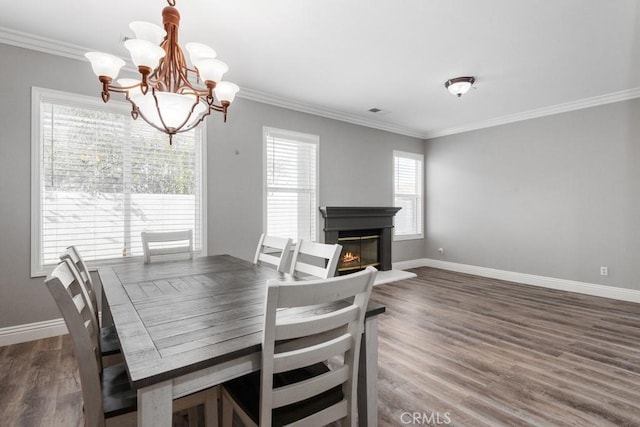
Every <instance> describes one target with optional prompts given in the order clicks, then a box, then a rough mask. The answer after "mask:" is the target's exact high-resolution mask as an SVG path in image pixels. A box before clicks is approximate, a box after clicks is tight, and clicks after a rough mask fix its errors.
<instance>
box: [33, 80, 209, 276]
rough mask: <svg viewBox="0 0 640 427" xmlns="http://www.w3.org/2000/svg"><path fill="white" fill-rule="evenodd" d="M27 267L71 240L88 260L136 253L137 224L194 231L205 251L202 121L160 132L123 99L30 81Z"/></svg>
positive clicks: (41, 268) (36, 270)
mask: <svg viewBox="0 0 640 427" xmlns="http://www.w3.org/2000/svg"><path fill="white" fill-rule="evenodd" d="M32 108H33V111H32V115H33V116H32V138H33V139H32V150H31V151H32V179H31V182H32V184H31V185H32V212H31V227H32V233H31V236H32V246H31V272H32V275H39V274H42V273H44V272H45V271H46V270H47V266H50V265H54V264H56V263H57V262H58V256H59V254H60V253H61V252H62V251H63V250H64V249H65V248H66V247H67V246H69V245H76V246H77V247H78V249H79V250H80V252H81V253H82V255H83V257H84V258H85V259H87V260H89V261H99V260H114V259H116V260H120V261H122V259H123V257H130V256H139V255H142V245H141V240H140V232H142V231H144V230H153V231H173V230H182V229H189V228H190V229H193V230H194V249H195V250H203V249H204V248H203V245H204V242H205V240H206V239H203V237H202V236H203V234H204V230H205V218H206V215H205V212H204V207H205V206H206V203H205V200H204V194H205V193H204V189H203V183H204V182H206V179H205V175H204V174H205V168H204V164H203V159H205V158H206V156H205V153H204V150H205V144H204V143H203V138H204V135H205V133H206V131H205V130H204V129H202V126H199V127H198V128H197V129H194V130H192V131H190V132H187V133H181V134H178V135H176V137H175V138H174V139H173V145H171V146H170V145H169V139H168V137H167V135H165V134H163V133H161V132H158V131H156V130H155V129H153V128H151V127H150V126H149V125H148V124H147V123H146V122H144V121H142V119H138V120H132V119H131V115H130V107H129V104H126V103H124V102H120V103H119V102H114V101H110V102H109V103H108V104H105V103H103V102H102V101H101V100H100V99H99V98H98V99H96V98H90V97H84V96H80V95H71V94H66V93H62V92H57V91H51V90H46V89H39V88H33V95H32Z"/></svg>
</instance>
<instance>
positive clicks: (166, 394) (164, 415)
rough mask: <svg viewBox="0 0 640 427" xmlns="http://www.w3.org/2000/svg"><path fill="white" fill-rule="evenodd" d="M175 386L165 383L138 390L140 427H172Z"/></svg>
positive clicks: (169, 382)
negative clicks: (173, 391)
mask: <svg viewBox="0 0 640 427" xmlns="http://www.w3.org/2000/svg"><path fill="white" fill-rule="evenodd" d="M172 388H173V384H172V382H171V381H164V382H161V383H158V384H154V385H152V386H149V387H144V388H141V389H139V390H138V426H140V427H171V421H172V420H171V416H172V414H173V411H172V405H173V393H172Z"/></svg>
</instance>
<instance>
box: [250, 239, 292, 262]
mask: <svg viewBox="0 0 640 427" xmlns="http://www.w3.org/2000/svg"><path fill="white" fill-rule="evenodd" d="M290 252H291V239H287V238H284V237H276V236H268V235H266V234H264V233H263V234H262V235H261V236H260V240H259V241H258V248H257V249H256V255H255V256H254V257H253V263H254V264H269V265H272V266H273V267H275V268H276V270H278V271H280V272H284V271H285V268H286V265H287V263H288V262H289V258H290V256H291V254H290Z"/></svg>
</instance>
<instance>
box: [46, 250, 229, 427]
mask: <svg viewBox="0 0 640 427" xmlns="http://www.w3.org/2000/svg"><path fill="white" fill-rule="evenodd" d="M45 284H46V285H47V288H49V292H51V295H52V296H53V299H54V300H55V302H56V304H57V305H58V308H59V309H60V311H61V312H62V317H63V318H64V321H65V323H66V325H67V329H68V330H69V333H70V334H71V341H72V342H73V349H74V354H75V356H76V361H77V362H78V370H79V373H80V384H81V387H82V398H83V403H84V420H85V423H84V425H85V426H86V427H104V426H105V425H107V426H108V425H113V426H117V427H125V426H135V425H136V422H137V413H136V409H137V393H136V391H135V390H132V389H131V387H130V386H129V379H128V376H127V371H126V366H125V365H124V364H123V363H118V364H115V365H111V366H108V367H105V368H103V369H100V355H99V353H98V348H97V346H96V345H95V342H96V335H97V330H96V329H95V327H94V323H93V321H92V317H93V314H92V312H91V310H90V308H89V306H90V303H89V302H88V301H87V299H86V297H85V295H84V292H83V291H82V289H81V288H82V286H81V285H80V283H79V282H78V276H77V275H76V274H75V273H74V271H73V264H72V262H71V260H70V259H69V258H65V259H64V260H63V261H61V262H60V264H58V266H57V267H56V268H55V269H54V270H53V272H52V273H51V274H50V275H49V276H48V277H47V278H46V279H45ZM217 402H218V388H217V387H215V388H211V389H207V390H205V391H202V392H198V393H194V394H191V395H189V396H185V397H183V398H180V399H177V400H174V402H173V410H174V411H181V410H184V409H187V408H190V407H194V406H196V405H200V404H204V406H205V423H206V426H207V427H214V426H216V425H217V424H218V405H217ZM193 421H194V422H195V421H196V420H193ZM189 423H190V424H191V423H192V419H191V418H190V419H189Z"/></svg>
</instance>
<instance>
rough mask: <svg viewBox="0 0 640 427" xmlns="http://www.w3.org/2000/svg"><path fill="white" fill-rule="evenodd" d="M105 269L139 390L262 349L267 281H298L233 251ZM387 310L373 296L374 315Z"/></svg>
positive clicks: (105, 286)
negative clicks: (190, 258) (238, 256)
mask: <svg viewBox="0 0 640 427" xmlns="http://www.w3.org/2000/svg"><path fill="white" fill-rule="evenodd" d="M98 273H99V275H100V279H101V281H102V287H103V292H104V294H105V297H106V301H107V302H108V304H109V309H110V311H111V315H112V317H113V322H114V324H115V326H116V329H117V331H118V336H119V337H120V343H121V346H122V352H123V356H124V358H125V361H126V364H127V368H128V371H129V378H130V380H131V385H132V387H134V388H140V387H146V386H149V385H151V384H155V383H158V382H161V381H165V380H168V379H172V378H176V377H178V376H180V375H184V374H187V373H190V372H195V371H198V370H201V369H204V368H207V367H210V366H215V365H217V364H219V363H223V362H225V361H228V360H231V359H235V358H238V357H241V356H245V355H247V354H252V353H257V352H259V351H260V347H261V344H260V343H261V340H262V324H263V314H264V298H265V291H266V281H267V280H269V279H274V278H278V279H281V280H292V278H291V277H290V276H288V275H286V274H282V273H278V272H277V271H275V270H274V269H271V268H268V267H261V266H257V265H254V264H252V263H250V262H248V261H244V260H241V259H239V258H235V257H233V256H230V255H215V256H207V257H201V258H194V259H192V260H184V261H167V262H158V263H152V264H143V263H142V262H140V263H129V264H126V265H124V264H123V265H119V266H114V267H101V268H99V269H98ZM384 310H385V308H384V306H383V305H382V304H379V303H376V302H374V301H370V302H369V306H368V308H367V317H370V316H376V315H378V314H380V313H382V312H384ZM314 311H322V308H315V309H314Z"/></svg>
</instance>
